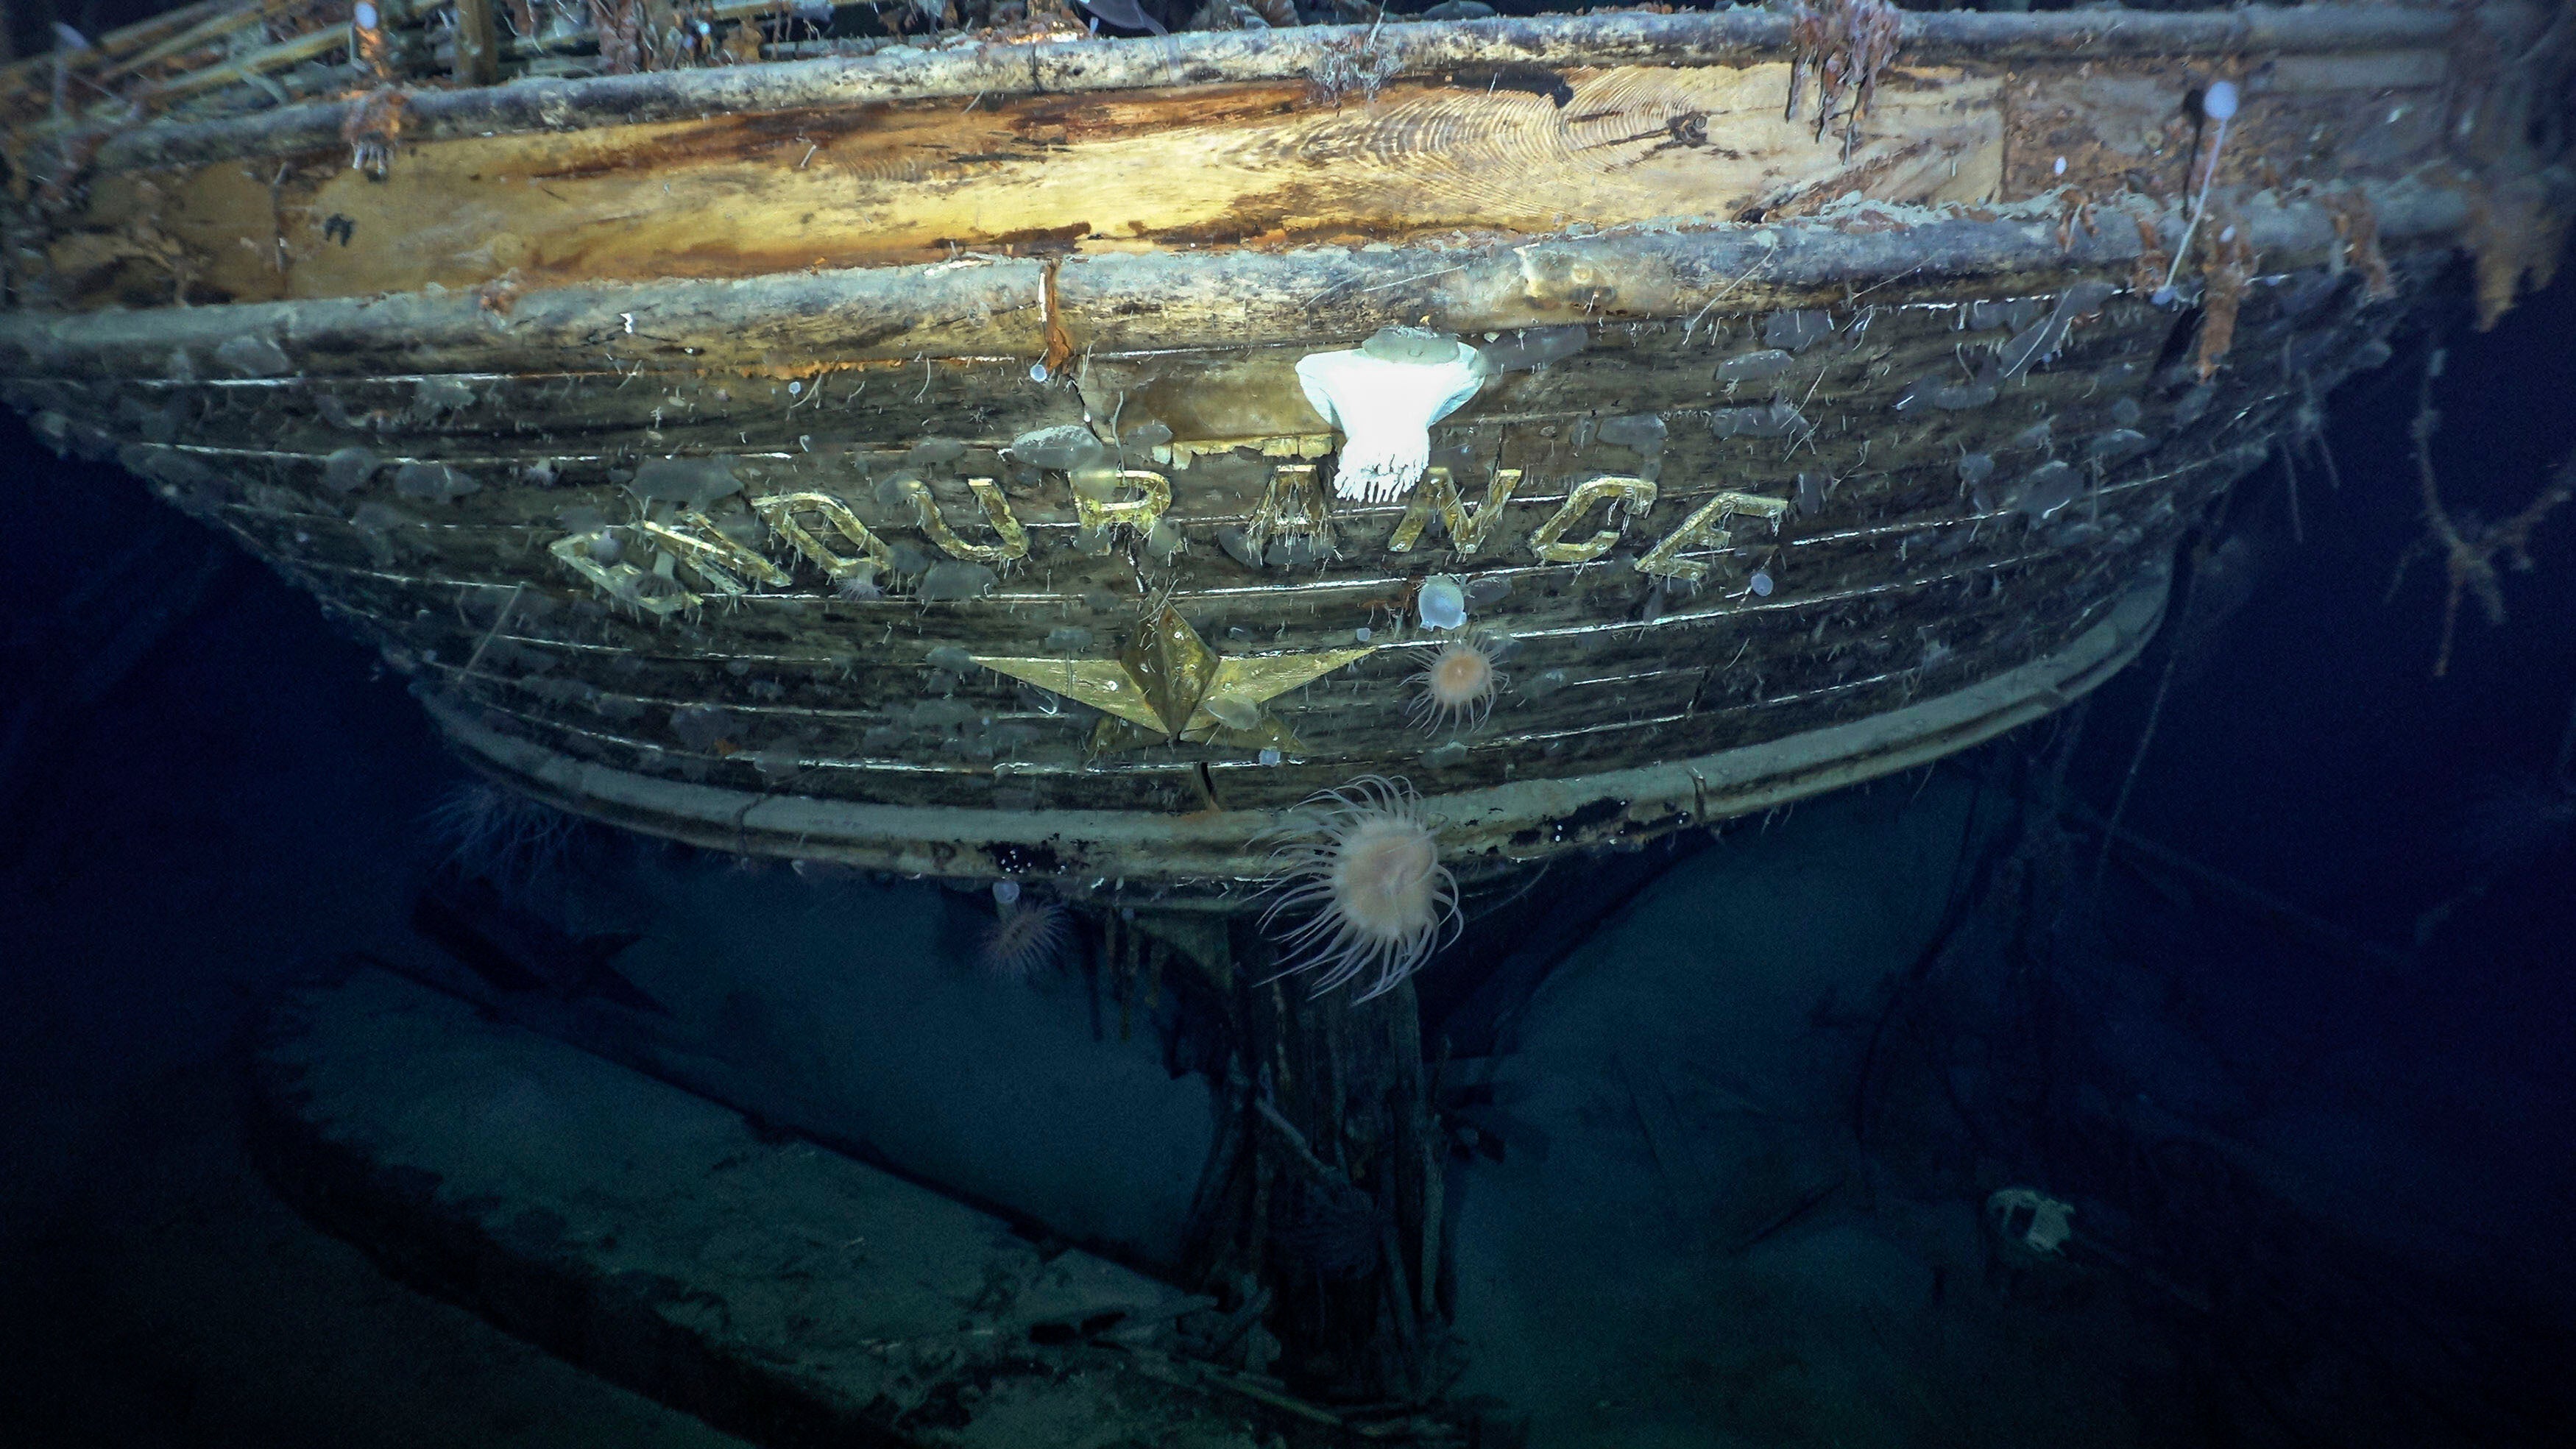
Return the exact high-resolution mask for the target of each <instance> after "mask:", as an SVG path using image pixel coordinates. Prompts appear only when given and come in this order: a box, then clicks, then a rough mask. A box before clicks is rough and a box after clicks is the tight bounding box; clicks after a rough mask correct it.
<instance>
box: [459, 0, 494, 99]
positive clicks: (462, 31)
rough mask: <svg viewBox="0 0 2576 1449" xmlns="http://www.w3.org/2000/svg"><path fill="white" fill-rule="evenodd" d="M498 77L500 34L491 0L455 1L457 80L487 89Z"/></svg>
mask: <svg viewBox="0 0 2576 1449" xmlns="http://www.w3.org/2000/svg"><path fill="white" fill-rule="evenodd" d="M500 78H501V34H500V28H499V25H498V23H497V21H496V19H495V17H494V15H493V13H492V0H456V79H457V80H458V81H460V82H462V83H463V84H466V85H469V86H488V85H491V84H492V83H493V82H495V81H498V80H499V79H500Z"/></svg>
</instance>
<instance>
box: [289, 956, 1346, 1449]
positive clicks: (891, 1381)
mask: <svg viewBox="0 0 2576 1449" xmlns="http://www.w3.org/2000/svg"><path fill="white" fill-rule="evenodd" d="M254 1075H255V1078H256V1091H255V1114H256V1117H255V1127H254V1140H253V1146H254V1150H255V1151H256V1152H257V1154H258V1155H259V1157H260V1159H261V1162H262V1166H263V1167H264V1168H265V1170H266V1171H267V1172H268V1173H269V1175H270V1177H271V1179H272V1180H273V1181H275V1182H276V1183H277V1184H278V1185H279V1187H280V1189H281V1190H282V1191H283V1192H284V1193H285V1194H286V1195H287V1196H288V1197H289V1198H290V1199H291V1200H292V1201H294V1202H295V1203H296V1204H297V1205H298V1207H300V1208H301V1209H302V1210H303V1211H305V1212H306V1213H308V1214H309V1215H311V1216H313V1217H314V1218H315V1219H316V1220H317V1221H318V1222H320V1223H321V1224H322V1225H323V1226H325V1227H326V1228H328V1229H329V1230H331V1231H333V1232H335V1233H338V1234H340V1235H342V1236H344V1237H346V1238H348V1239H350V1240H352V1241H353V1242H355V1243H356V1244H358V1245H359V1246H360V1247H361V1248H362V1249H364V1250H365V1251H366V1252H367V1253H368V1254H369V1255H370V1256H371V1257H373V1258H374V1259H375V1260H376V1261H377V1262H378V1263H379V1264H381V1265H383V1266H384V1267H385V1268H386V1269H387V1270H388V1271H389V1272H391V1273H393V1274H394V1275H395V1276H397V1277H399V1278H401V1279H403V1280H404V1281H406V1282H409V1283H411V1284H413V1285H415V1286H418V1287H420V1288H422V1289H424V1290H425V1291H428V1292H430V1293H433V1294H436V1295H439V1296H442V1297H445V1298H448V1299H450V1300H453V1301H456V1302H459V1303H461V1304H463V1305H465V1306H467V1307H469V1308H471V1309H473V1310H474V1311H476V1312H479V1313H482V1314H483V1315H485V1316H487V1317H489V1318H491V1319H492V1320H493V1321H494V1322H496V1323H498V1324H500V1325H501V1326H502V1327H504V1328H505V1329H507V1330H509V1331H510V1332H513V1333H516V1334H519V1335H521V1336H523V1337H526V1338H528V1339H530V1340H532V1341H534V1342H536V1343H539V1344H541V1345H543V1346H544V1347H546V1348H548V1349H549V1350H551V1351H553V1352H556V1353H560V1354H562V1355H563V1356H565V1357H566V1358H567V1359H570V1360H571V1361H573V1362H575V1363H577V1364H580V1365H581V1366H582V1367H583V1368H585V1369H588V1370H590V1371H591V1372H594V1373H598V1374H600V1375H602V1376H604V1377H606V1378H609V1379H611V1380H613V1381H616V1382H619V1383H622V1384H625V1385H627V1386H628V1387H630V1388H632V1389H634V1390H635V1391H636V1392H638V1393H642V1394H645V1395H647V1396H649V1397H652V1398H654V1399H657V1400H659V1401H661V1402H663V1403H667V1404H670V1405H672V1406H674V1407H676V1408H679V1409H682V1410H683V1411H685V1412H688V1413H692V1414H696V1415H699V1416H701V1417H703V1418H705V1419H707V1420H709V1421H710V1422H712V1423H715V1424H718V1425H720V1426H722V1427H724V1428H726V1429H728V1430H731V1431H734V1432H737V1433H741V1434H745V1435H747V1436H750V1437H752V1438H753V1439H755V1440H757V1441H759V1442H764V1443H834V1444H856V1445H866V1446H883V1449H898V1446H905V1449H929V1446H952V1449H976V1446H989V1449H1020V1446H1023V1445H1026V1444H1028V1443H1030V1442H1031V1441H1030V1439H1029V1435H1030V1433H1031V1429H1030V1425H1031V1424H1033V1423H1035V1424H1046V1425H1048V1426H1050V1428H1049V1430H1047V1431H1043V1432H1045V1433H1047V1434H1052V1433H1053V1432H1054V1431H1055V1430H1056V1429H1057V1428H1061V1429H1062V1430H1063V1431H1064V1432H1067V1433H1072V1434H1075V1435H1078V1436H1085V1437H1087V1438H1089V1439H1091V1440H1093V1441H1094V1442H1148V1443H1163V1442H1174V1443H1189V1444H1194V1445H1206V1446H1210V1449H1220V1446H1223V1449H1251V1446H1253V1445H1256V1444H1263V1443H1278V1442H1283V1441H1282V1440H1281V1439H1279V1438H1277V1437H1275V1436H1277V1435H1280V1434H1282V1433H1284V1434H1285V1435H1286V1436H1287V1438H1286V1440H1285V1441H1284V1442H1290V1443H1296V1444H1299V1445H1304V1446H1311V1449H1321V1446H1324V1445H1328V1444H1338V1443H1343V1442H1358V1441H1357V1440H1355V1439H1351V1440H1346V1439H1345V1438H1343V1437H1342V1436H1340V1435H1327V1434H1324V1433H1321V1432H1318V1428H1319V1423H1321V1424H1329V1423H1331V1416H1329V1415H1327V1414H1323V1413H1322V1412H1321V1411H1320V1410H1317V1409H1315V1408H1313V1407H1312V1406H1311V1405H1305V1404H1300V1403H1297V1402H1296V1401H1294V1400H1291V1399H1288V1398H1287V1397H1286V1396H1285V1395H1280V1394H1277V1393H1275V1392H1274V1393H1272V1394H1271V1395H1270V1398H1271V1399H1272V1400H1275V1401H1277V1402H1278V1403H1279V1404H1280V1405H1282V1406H1284V1407H1285V1408H1286V1409H1288V1411H1289V1412H1288V1413H1277V1412H1273V1410H1272V1408H1271V1407H1270V1406H1268V1405H1264V1404H1259V1403H1256V1402H1255V1401H1254V1400H1252V1399H1250V1398H1248V1397H1245V1396H1244V1395H1242V1394H1241V1393H1239V1392H1236V1391H1235V1390H1234V1389H1233V1387H1232V1385H1231V1383H1230V1381H1229V1380H1228V1378H1227V1376H1224V1375H1222V1374H1221V1373H1219V1372H1218V1371H1216V1370H1214V1369H1212V1368H1211V1367H1210V1366H1206V1365H1202V1364H1199V1363H1197V1362H1194V1361H1192V1360H1189V1359H1186V1358H1183V1357H1181V1356H1179V1355H1178V1354H1177V1353H1175V1352H1174V1351H1173V1349H1174V1347H1175V1343H1174V1335H1173V1333H1172V1322H1173V1320H1174V1319H1175V1318H1177V1317H1179V1316H1180V1315H1182V1314H1184V1313H1188V1312H1191V1311H1193V1310H1194V1309H1198V1308H1201V1307H1203V1306H1204V1305H1205V1303H1206V1300H1204V1299H1197V1298H1193V1297H1191V1296H1190V1295H1187V1294H1184V1293H1182V1292H1180V1291H1178V1290H1176V1289H1174V1288H1172V1287H1170V1286H1169V1285H1166V1284H1163V1283H1160V1282H1157V1281H1155V1280H1152V1279H1149V1278H1146V1277H1144V1276H1142V1275H1140V1274H1137V1273H1134V1272H1131V1271H1129V1270H1127V1269H1124V1268H1121V1267H1119V1266H1117V1265H1116V1264H1113V1263H1110V1262H1107V1261H1105V1260H1103V1259H1100V1258H1097V1257H1094V1256H1092V1255H1091V1254H1089V1253H1086V1252H1083V1251H1081V1250H1080V1249H1071V1250H1063V1251H1054V1252H1041V1251H1040V1249H1039V1248H1038V1247H1037V1246H1035V1245H1033V1244H1031V1243H1030V1242H1029V1241H1027V1240H1026V1239H1025V1238H1024V1237H1022V1236H1020V1235H1019V1234H1017V1233H1015V1232H1014V1231H1013V1229H1012V1227H1011V1225H1010V1224H1008V1223H1005V1222H1003V1221H1001V1220H1000V1219H998V1218H995V1217H993V1216H990V1215H988V1214H986V1213H983V1212H979V1211H977V1210H975V1209H973V1208H970V1207H968V1206H966V1205H964V1204H962V1203H959V1202H956V1201H954V1200H952V1199H949V1198H947V1197H944V1196H942V1195H940V1194H939V1193H937V1192H934V1191H932V1190H930V1189H928V1188H924V1187H921V1186H918V1185H915V1184H913V1183H911V1182H908V1181H905V1180H902V1179H899V1178H896V1177H894V1176H893V1175H891V1174H889V1173H886V1172H882V1171H879V1170H876V1169H874V1168H871V1167H868V1166H866V1165H864V1164H862V1163H859V1162H857V1161H854V1160H851V1159H849V1158H845V1157H841V1156H838V1155H836V1154H834V1153H830V1152H826V1151H822V1150H820V1149H818V1148H816V1147H815V1146H814V1145H813V1144H812V1143H810V1142H806V1141H802V1140H793V1141H784V1142H782V1141H780V1140H778V1138H777V1137H776V1136H775V1135H774V1134H772V1133H770V1132H768V1131H766V1130H764V1129H758V1128H755V1127H754V1126H753V1125H751V1124H750V1123H747V1122H746V1121H745V1120H744V1119H743V1118H742V1117H741V1116H739V1115H737V1114H736V1113H735V1112H733V1111H731V1110H729V1109H727V1108H724V1107H720V1106H717V1105H715V1104H714V1103H711V1102H708V1101H705V1100H703V1099H701V1098H698V1097H693V1096H690V1095H688V1094H687V1093H685V1092H682V1091H680V1090H678V1089H676V1088H673V1087H670V1086H667V1085H665V1084H663V1083H661V1082H659V1081H655V1080H653V1079H651V1078H649V1077H646V1076H642V1075H640V1074H637V1073H634V1072H630V1071H628V1070H626V1069H625V1068H623V1067H619V1066H616V1065H612V1064H611V1063H609V1062H608V1061H605V1060H603V1059H601V1058H600V1057H598V1056H596V1055H593V1054H591V1053H588V1052H585V1051H580V1050H576V1049H574V1048H572V1047H568V1046H564V1045H561V1044H559V1043H557V1042H554V1041H551V1040H548V1039H546V1038H543V1037H539V1036H537V1035H535V1034H534V1033H533V1032H530V1031H527V1030H524V1029H521V1028H518V1027H515V1026H510V1025H505V1024H498V1023H496V1022H495V1021H493V1020H492V1019H491V1017H490V1016H489V1015H488V1014H487V1013H484V1012H482V1011H479V1010H478V1009H477V1008H476V1007H475V1006H473V1005H471V1004H469V1003H468V1002H465V1001H461V1000H456V999H452V998H449V997H446V996H442V995H440V994H438V993H436V992H432V991H430V990H427V989H425V988H423V987H420V986H417V985H414V984H413V983H411V982H409V981H404V980H400V979H398V978H395V977H393V976H391V975H389V974H388V973H386V972H384V971H382V970H378V969H372V968H368V969H360V970H358V971H357V972H355V973H354V974H353V975H352V976H351V977H350V978H349V979H348V980H347V981H346V982H343V983H340V984H337V985H334V986H328V987H316V988H312V989H308V990H306V991H303V992H301V993H299V994H298V995H297V996H296V997H295V998H294V999H293V1000H291V1001H289V1002H287V1003H284V1004H283V1005H282V1006H281V1008H280V1010H279V1011H278V1013H277V1014H276V1016H275V1017H274V1018H273V1019H272V1021H271V1022H270V1023H269V1025H268V1028H267V1031H266V1035H265V1039H264V1041H263V1042H262V1043H261V1046H260V1050H259V1053H258V1059H257V1062H256V1064H255V1068H254ZM531 1093H538V1094H542V1095H543V1097H544V1099H545V1100H546V1101H548V1102H549V1103H554V1104H560V1105H563V1106H566V1107H568V1108H571V1109H572V1110H568V1111H557V1112H539V1113H534V1114H529V1113H525V1112H521V1113H520V1114H519V1115H521V1116H526V1117H528V1118H529V1120H528V1121H525V1122H522V1123H520V1124H519V1126H518V1127H516V1128H515V1129H513V1131H512V1132H510V1133H507V1134H503V1135H504V1136H506V1137H507V1139H508V1140H507V1141H506V1142H502V1143H497V1144H496V1141H495V1139H494V1135H493V1134H492V1133H491V1132H490V1131H489V1130H487V1129H485V1128H484V1127H482V1126H481V1125H479V1124H480V1123H482V1122H483V1121H485V1120H486V1119H487V1118H488V1116H489V1114H490V1113H492V1112H493V1111H494V1110H496V1107H495V1104H504V1105H502V1106H501V1107H500V1108H499V1110H505V1111H506V1110H510V1109H509V1108H508V1107H507V1105H506V1104H508V1103H511V1102H513V1101H519V1100H522V1099H524V1098H526V1097H528V1096H529V1094H531ZM603 1131H605V1132H608V1133H611V1134H618V1133H622V1134H626V1135H627V1141H626V1142H625V1143H624V1144H623V1145H620V1144H619V1143H618V1142H616V1141H613V1140H608V1139H604V1138H603V1137H602V1136H601V1133H602V1132H603ZM1112 1326H1114V1328H1115V1329H1116V1330H1117V1332H1118V1335H1119V1336H1118V1338H1117V1339H1116V1340H1114V1341H1103V1333H1104V1329H1105V1328H1108V1327H1112Z"/></svg>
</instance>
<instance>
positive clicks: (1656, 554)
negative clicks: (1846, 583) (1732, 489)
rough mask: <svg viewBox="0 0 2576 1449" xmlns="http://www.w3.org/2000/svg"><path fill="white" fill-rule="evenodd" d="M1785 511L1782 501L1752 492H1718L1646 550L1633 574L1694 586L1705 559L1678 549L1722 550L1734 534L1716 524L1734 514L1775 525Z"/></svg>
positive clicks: (1705, 571) (1785, 503) (1702, 574)
mask: <svg viewBox="0 0 2576 1449" xmlns="http://www.w3.org/2000/svg"><path fill="white" fill-rule="evenodd" d="M1788 511H1789V504H1788V501H1787V500H1786V499H1780V498H1764V497H1762V496H1760V495H1759V494H1753V493H1720V494H1718V495H1717V496H1716V497H1714V498H1712V499H1710V500H1708V501H1707V502H1706V503H1703V504H1701V505H1700V506H1699V509H1698V511H1696V512H1694V513H1693V514H1691V516H1690V517H1688V518H1686V519H1683V520H1682V526H1681V527H1679V528H1676V529H1674V530H1673V531H1672V533H1671V534H1670V536H1668V537H1666V538H1665V539H1664V541H1663V542H1661V543H1659V544H1656V545H1655V546H1654V547H1653V548H1651V549H1648V550H1647V551H1646V556H1645V557H1643V558H1641V559H1639V560H1637V572H1639V573H1641V574H1654V575H1657V576H1658V577H1662V578H1672V579H1682V580H1685V581H1688V582H1690V583H1697V582H1699V581H1700V580H1701V579H1704V578H1706V577H1708V560H1706V559H1698V558H1683V557H1682V556H1681V555H1682V550H1684V549H1687V548H1706V549H1723V548H1726V547H1727V546H1729V545H1731V544H1733V543H1734V542H1735V535H1734V534H1732V533H1730V532H1728V531H1727V530H1725V529H1723V528H1720V527H1718V526H1717V525H1719V524H1720V523H1723V522H1725V521H1726V520H1727V519H1729V518H1732V517H1734V516H1735V515H1736V514H1739V513H1744V514H1751V515H1754V516H1756V517H1760V518H1767V519H1770V520H1771V521H1772V522H1773V523H1774V524H1775V525H1776V524H1777V523H1778V522H1779V520H1780V516H1781V515H1782V514H1785V513H1787V512H1788Z"/></svg>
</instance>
